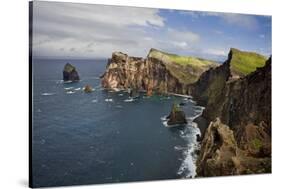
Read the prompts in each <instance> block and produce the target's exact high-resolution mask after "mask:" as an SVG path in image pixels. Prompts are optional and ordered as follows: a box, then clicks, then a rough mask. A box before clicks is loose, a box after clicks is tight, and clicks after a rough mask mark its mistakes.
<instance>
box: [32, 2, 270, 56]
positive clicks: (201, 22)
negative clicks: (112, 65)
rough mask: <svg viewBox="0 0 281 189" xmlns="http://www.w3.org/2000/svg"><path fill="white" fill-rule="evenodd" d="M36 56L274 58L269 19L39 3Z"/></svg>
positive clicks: (35, 26) (35, 18) (34, 44)
mask: <svg viewBox="0 0 281 189" xmlns="http://www.w3.org/2000/svg"><path fill="white" fill-rule="evenodd" d="M33 5H34V6H33V42H32V47H33V55H34V56H36V57H48V58H87V59H99V58H110V57H111V54H112V52H115V51H121V52H124V53H127V54H129V55H130V56H139V57H146V56H147V54H148V52H149V50H150V49H151V48H156V49H159V50H162V51H166V52H170V53H175V54H179V55H188V56H189V55H190V56H197V57H201V58H208V59H213V60H224V59H225V58H226V56H227V54H228V52H229V49H230V48H231V47H234V48H238V49H241V50H246V51H254V52H258V53H261V54H263V55H266V56H269V55H271V38H272V36H271V29H272V26H271V25H272V21H271V17H270V16H262V15H246V14H233V13H217V12H198V11H185V10H169V9H154V8H153V9H152V8H137V7H125V6H124V7H122V6H106V5H93V4H77V3H62V2H60V3H59V2H43V1H35V2H34V4H33Z"/></svg>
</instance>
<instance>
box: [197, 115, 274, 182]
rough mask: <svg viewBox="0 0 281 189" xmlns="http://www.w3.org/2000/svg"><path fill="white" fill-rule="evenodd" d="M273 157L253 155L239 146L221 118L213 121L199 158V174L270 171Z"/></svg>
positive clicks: (216, 174) (239, 173)
mask: <svg viewBox="0 0 281 189" xmlns="http://www.w3.org/2000/svg"><path fill="white" fill-rule="evenodd" d="M270 172H271V157H253V156H252V155H251V154H249V153H248V151H246V150H243V149H241V148H239V145H238V144H237V141H236V139H235V137H234V133H233V131H232V130H231V129H230V128H229V126H227V125H225V124H223V123H222V122H221V120H220V119H219V118H217V119H216V120H215V121H214V122H211V123H210V125H209V127H208V129H207V131H206V133H205V136H204V138H203V141H202V146H201V151H200V154H199V157H198V160H197V175H198V176H204V177H206V176H226V175H241V174H252V173H270Z"/></svg>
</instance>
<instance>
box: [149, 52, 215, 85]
mask: <svg viewBox="0 0 281 189" xmlns="http://www.w3.org/2000/svg"><path fill="white" fill-rule="evenodd" d="M148 57H149V58H155V59H158V60H161V61H163V62H165V63H166V64H165V65H166V68H167V69H168V70H169V71H170V73H171V74H172V75H173V76H175V77H176V78H178V79H179V81H180V82H181V83H184V84H191V83H194V82H196V81H197V80H198V78H199V77H200V75H201V74H202V73H203V72H204V71H206V70H208V69H209V68H210V67H215V66H217V65H218V64H217V63H215V62H213V61H209V60H204V59H201V58H196V57H191V56H179V55H176V54H170V53H166V52H162V51H159V50H156V49H151V50H150V52H149V54H148Z"/></svg>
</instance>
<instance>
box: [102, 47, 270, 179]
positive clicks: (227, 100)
mask: <svg viewBox="0 0 281 189" xmlns="http://www.w3.org/2000/svg"><path fill="white" fill-rule="evenodd" d="M169 57H170V55H169V54H167V53H164V52H161V51H158V50H156V49H151V50H150V52H149V54H148V56H147V58H136V57H129V56H128V55H126V54H124V53H121V52H117V53H113V54H112V58H111V59H109V60H108V65H107V68H106V71H105V73H104V74H103V75H102V76H101V81H102V86H103V87H104V88H109V89H127V88H134V89H138V90H142V91H143V90H144V91H146V92H147V94H148V95H153V94H171V93H177V94H180V95H181V94H182V95H190V96H193V97H194V99H195V101H196V102H197V103H198V104H199V105H201V106H204V107H206V108H205V110H204V112H203V115H202V119H200V118H198V119H197V121H201V122H202V121H203V122H205V125H206V128H205V127H201V128H200V130H201V133H202V138H201V140H202V148H201V150H200V153H199V158H198V159H197V168H198V170H197V176H199V177H201V176H202V177H203V176H224V175H236V174H253V173H270V172H271V58H269V59H268V60H267V61H266V58H265V57H263V56H262V55H259V54H256V53H252V52H245V51H240V50H238V49H234V48H232V49H230V52H229V55H228V58H227V60H226V61H225V62H224V63H223V64H222V65H219V66H218V65H215V64H208V65H207V66H206V67H205V66H203V68H202V69H198V68H196V69H195V68H194V66H192V64H189V65H185V66H183V65H180V64H177V63H175V62H173V61H171V59H169ZM249 60H251V61H252V62H249ZM256 62H258V63H259V64H256V65H259V67H253V66H252V65H255V63H256ZM247 65H251V66H248V67H247ZM245 67H246V68H247V69H245Z"/></svg>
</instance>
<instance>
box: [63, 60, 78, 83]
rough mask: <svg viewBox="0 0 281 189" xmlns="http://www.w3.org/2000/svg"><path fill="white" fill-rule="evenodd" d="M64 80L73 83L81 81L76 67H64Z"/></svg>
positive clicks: (67, 65)
mask: <svg viewBox="0 0 281 189" xmlns="http://www.w3.org/2000/svg"><path fill="white" fill-rule="evenodd" d="M63 80H64V81H71V82H75V81H79V80H80V78H79V75H78V72H77V70H76V68H75V67H74V66H72V65H71V64H69V63H67V64H66V65H65V66H64V69H63Z"/></svg>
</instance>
